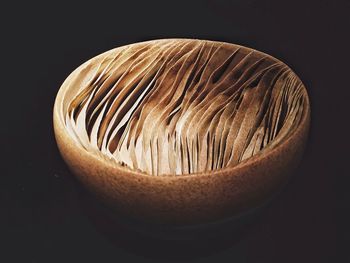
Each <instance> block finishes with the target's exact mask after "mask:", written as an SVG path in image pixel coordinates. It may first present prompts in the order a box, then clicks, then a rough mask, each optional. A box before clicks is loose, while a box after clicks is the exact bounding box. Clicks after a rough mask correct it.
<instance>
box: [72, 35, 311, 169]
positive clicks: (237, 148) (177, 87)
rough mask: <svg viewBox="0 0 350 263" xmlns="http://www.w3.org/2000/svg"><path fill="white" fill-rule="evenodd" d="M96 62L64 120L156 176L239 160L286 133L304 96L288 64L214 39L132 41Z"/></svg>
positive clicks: (96, 145) (105, 150)
mask: <svg viewBox="0 0 350 263" xmlns="http://www.w3.org/2000/svg"><path fill="white" fill-rule="evenodd" d="M93 66H94V67H93V68H94V70H92V69H90V70H88V75H89V76H90V77H89V80H88V81H85V82H84V83H85V84H83V85H81V86H80V87H79V89H78V91H77V92H76V94H74V96H73V97H72V98H71V99H70V100H69V101H68V102H67V106H66V113H65V123H66V128H67V129H68V131H69V133H70V134H71V136H72V137H73V138H74V139H75V140H76V141H77V142H78V143H79V144H81V145H82V146H83V147H84V148H85V149H86V150H88V151H92V152H95V153H98V154H100V155H103V156H107V157H109V159H110V160H114V161H116V162H117V163H119V164H121V165H126V166H128V167H129V168H131V169H136V170H139V171H142V172H145V173H147V174H149V175H163V174H174V175H180V174H191V173H200V172H204V171H210V170H216V169H221V168H223V167H227V166H234V165H237V164H238V163H240V162H241V161H243V160H245V159H247V158H250V157H251V156H254V155H256V154H257V153H259V152H260V151H261V150H262V149H266V148H271V147H275V146H276V145H278V143H280V142H281V141H282V140H283V139H284V138H286V136H287V135H288V134H289V133H290V132H292V131H293V129H294V128H295V127H296V126H297V125H298V123H299V120H300V118H301V116H302V111H303V107H304V103H305V93H304V91H303V86H302V83H301V82H300V80H299V79H298V78H297V77H296V76H295V74H294V73H293V72H292V71H291V70H290V69H289V68H288V67H287V66H286V65H285V64H283V63H281V62H278V61H276V60H274V59H272V58H271V57H268V56H263V55H261V53H259V52H255V51H247V49H245V48H239V47H236V46H234V45H232V47H231V48H228V47H227V45H222V44H219V45H218V43H217V42H210V41H203V40H162V41H151V42H145V43H143V44H138V45H129V46H126V47H124V48H122V49H118V52H112V53H108V54H107V55H105V56H104V57H103V59H101V60H100V61H99V63H98V65H93ZM80 74H85V75H87V72H81V73H80ZM72 85H73V84H72Z"/></svg>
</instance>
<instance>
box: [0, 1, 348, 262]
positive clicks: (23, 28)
mask: <svg viewBox="0 0 350 263" xmlns="http://www.w3.org/2000/svg"><path fill="white" fill-rule="evenodd" d="M2 11H3V13H4V15H3V16H1V18H0V19H1V27H2V39H1V45H2V46H3V48H2V58H3V59H2V66H3V67H2V68H5V71H4V70H2V83H1V94H2V95H1V97H0V98H1V100H2V102H1V106H0V107H1V113H2V114H1V116H2V122H1V123H2V124H1V126H0V127H1V128H0V135H1V137H0V142H1V167H2V169H1V182H0V207H1V212H0V262H129V261H136V262H154V261H156V260H159V261H162V262H164V261H169V260H181V259H186V260H192V261H193V262H350V258H349V256H348V254H346V249H348V248H349V247H350V240H349V235H350V232H349V222H350V220H349V219H350V218H349V215H348V213H347V212H349V202H348V201H350V198H349V191H347V189H348V188H349V180H348V179H347V177H346V175H347V176H349V172H348V169H346V167H347V166H348V163H349V154H348V151H349V143H348V141H349V135H348V134H349V133H348V130H347V126H348V125H347V124H346V123H347V122H349V116H347V115H348V114H347V113H349V110H348V108H349V99H350V98H349V89H350V87H349V81H348V78H349V74H350V73H349V59H350V56H349V51H348V49H349V47H350V41H349V29H350V23H349V13H350V3H349V1H305V2H304V3H302V4H298V3H296V2H295V1H285V2H283V3H282V1H254V0H249V1H231V2H229V1H223V0H222V1H191V4H190V3H185V2H184V3H179V2H175V1H174V2H168V3H165V1H164V2H162V3H158V4H150V3H147V2H145V1H142V2H141V1H140V3H136V2H134V1H133V2H131V1H126V2H124V4H121V3H117V2H115V4H114V6H110V5H107V4H102V3H100V2H98V1H96V2H95V3H94V4H87V3H84V4H81V5H75V6H73V5H72V4H67V5H63V4H54V3H50V2H49V1H47V3H42V4H40V5H39V4H33V3H31V2H26V3H22V4H21V3H13V4H12V6H6V7H5V8H2ZM164 37H190V38H192V37H193V38H203V39H212V40H219V41H220V40H221V41H227V42H233V43H237V44H242V45H246V46H249V47H253V48H256V49H258V50H261V51H264V52H266V53H269V54H271V55H273V56H275V57H277V58H279V59H281V60H282V61H284V62H286V63H287V64H288V65H290V66H291V68H292V69H294V71H295V72H296V73H297V74H298V75H299V76H300V78H301V79H302V81H303V82H304V84H305V85H306V86H307V88H308V92H309V95H310V98H311V104H312V125H311V134H310V140H309V144H308V146H307V149H306V153H305V157H304V159H303V161H302V163H301V165H300V167H299V169H298V170H297V171H296V173H295V176H294V177H293V178H292V180H291V182H290V183H289V185H288V186H287V188H286V189H285V191H283V193H282V194H281V195H280V196H279V197H278V198H277V199H275V200H274V202H273V203H272V204H271V205H270V206H269V207H268V208H267V209H266V210H265V211H264V213H263V214H262V215H261V216H260V217H259V218H258V220H257V221H255V222H254V223H253V224H252V225H250V226H249V227H247V228H245V229H242V230H241V231H239V232H237V233H235V234H230V235H227V236H222V237H220V238H219V239H218V240H209V241H202V242H198V243H196V244H186V243H181V242H175V243H174V242H173V243H171V244H168V243H166V242H162V241H157V240H151V239H147V238H145V237H140V236H138V235H137V234H135V233H130V232H128V231H127V229H125V228H124V227H118V226H113V227H112V224H111V222H110V221H109V219H108V217H106V216H104V215H103V213H100V212H99V211H98V209H97V210H96V209H94V208H93V205H92V203H91V205H90V203H89V201H88V200H89V197H86V195H85V194H84V191H83V190H82V189H81V188H80V187H79V186H78V185H77V183H76V182H75V180H74V178H73V177H72V175H71V174H70V173H69V172H68V171H67V168H66V166H65V164H64V163H63V161H62V159H61V158H60V156H59V154H58V151H57V148H56V144H55V140H54V137H53V130H52V107H53V102H54V98H55V95H56V93H57V91H58V88H59V87H60V85H61V83H62V82H63V80H64V79H65V78H66V77H67V76H68V74H69V73H70V72H71V71H72V70H73V69H75V68H76V67H77V66H79V65H80V64H81V63H83V62H84V61H86V60H88V59H89V58H91V57H93V56H95V55H97V54H99V53H101V52H103V51H106V50H108V49H111V48H113V47H116V46H120V45H123V44H128V43H132V42H137V41H142V40H149V39H155V38H164ZM346 173H347V174H346ZM189 248H190V249H189Z"/></svg>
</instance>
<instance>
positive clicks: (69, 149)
mask: <svg viewBox="0 0 350 263" xmlns="http://www.w3.org/2000/svg"><path fill="white" fill-rule="evenodd" d="M164 43H175V44H177V45H178V43H182V44H183V43H188V44H189V46H190V47H191V48H190V50H193V49H195V46H197V45H212V46H214V47H220V48H221V49H223V50H225V52H226V53H225V54H226V55H225V56H217V59H218V62H217V63H218V64H217V65H220V61H225V59H227V56H229V54H232V52H235V51H237V50H238V48H239V52H242V54H245V56H246V55H247V54H252V55H251V59H248V60H247V65H248V66H249V65H250V66H251V65H252V64H253V63H254V62H256V61H257V60H259V59H260V58H263V59H264V60H266V61H267V62H266V65H267V66H269V65H275V64H277V66H278V68H280V69H283V70H286V71H287V72H288V75H289V76H291V77H292V79H293V80H294V81H295V83H297V85H299V86H298V87H299V89H300V93H301V94H302V103H301V104H297V105H302V107H295V108H296V109H297V110H298V109H299V111H295V113H294V115H295V116H298V118H296V117H295V116H292V118H290V119H289V120H288V118H285V119H286V120H287V121H286V122H285V123H287V124H289V126H288V129H285V130H284V131H283V126H284V125H282V128H280V129H279V130H278V131H279V132H280V135H278V132H276V133H277V134H276V135H275V136H272V135H271V139H270V140H269V141H267V143H266V145H264V146H263V147H259V150H258V151H256V153H254V151H250V153H249V154H248V156H247V157H246V158H243V156H244V151H247V149H248V148H249V147H248V146H249V143H250V141H247V142H245V141H244V140H243V139H240V140H238V144H237V145H238V146H236V148H235V149H237V147H238V148H239V149H241V153H240V154H239V155H238V156H240V158H236V160H235V161H232V162H231V163H226V165H222V166H218V165H217V166H216V167H213V166H212V165H211V166H207V167H206V169H197V170H193V171H191V170H188V168H187V170H186V169H183V170H181V172H180V173H178V174H179V175H159V176H151V174H163V173H166V172H160V173H152V172H151V171H152V170H151V171H148V173H147V169H132V168H133V165H130V164H129V165H128V166H129V167H126V166H125V165H124V166H121V165H119V164H118V160H119V159H118V158H116V159H114V160H113V161H111V160H110V158H109V157H107V155H106V154H104V153H103V152H101V151H98V150H99V149H98V150H96V149H92V148H89V146H88V147H86V145H87V144H86V142H89V140H86V142H85V144H84V143H81V142H80V143H78V142H77V140H76V139H74V138H73V137H72V133H71V132H69V131H68V130H67V126H66V123H67V119H66V113H67V112H69V111H70V109H69V107H70V106H72V105H73V106H74V103H73V104H72V103H71V101H72V99H73V98H75V97H76V95H77V94H78V92H79V91H81V90H82V87H86V83H88V81H89V79H91V78H92V77H93V73H92V72H93V70H91V69H93V67H94V65H98V64H99V63H100V62H101V60H103V58H105V57H106V56H110V55H112V54H113V55H114V56H115V54H118V52H120V50H122V49H123V48H125V47H121V48H118V49H115V50H112V51H109V52H107V53H104V54H102V55H100V56H98V57H96V58H94V59H92V60H90V61H89V62H87V63H85V64H83V65H82V66H81V67H79V68H78V69H77V70H76V71H74V72H73V73H72V74H71V75H70V76H69V77H68V78H67V80H66V81H65V83H64V84H63V85H62V87H61V89H60V91H59V93H58V95H57V98H56V103H55V109H54V128H55V134H56V139H57V143H58V146H59V149H60V152H61V154H62V156H63V158H64V159H65V161H66V162H67V163H68V165H69V166H70V168H71V169H72V171H73V172H74V173H75V174H76V175H77V176H78V178H79V179H80V180H81V181H82V182H83V183H84V184H85V185H86V186H87V187H88V188H89V189H91V190H92V191H93V192H96V193H97V194H98V195H99V196H101V197H103V198H104V199H105V200H107V201H109V202H110V203H111V204H113V205H114V206H115V207H117V208H118V209H120V210H123V211H124V212H125V213H127V214H129V215H133V216H136V217H141V218H144V219H149V220H152V221H158V222H172V223H174V222H177V223H198V222H205V221H212V220H218V219H220V218H223V217H225V216H230V215H233V214H235V213H238V212H240V211H243V210H245V209H248V208H250V207H254V206H256V205H259V204H260V203H262V202H263V200H265V199H266V198H268V197H270V196H271V195H272V194H273V193H274V192H276V191H277V190H278V189H279V187H280V185H281V184H283V183H284V182H285V180H286V179H287V178H288V175H289V174H290V172H291V171H292V170H293V168H294V167H295V166H296V165H297V163H298V161H299V159H300V157H301V153H302V151H303V147H304V144H305V142H306V137H307V132H308V126H309V119H310V112H309V102H308V98H307V94H306V90H305V89H304V87H303V85H302V84H301V82H300V80H299V79H298V78H297V77H296V76H295V75H294V73H293V72H292V71H290V70H289V68H287V67H286V66H285V65H284V64H283V63H281V62H280V61H278V60H276V59H274V58H272V57H270V56H268V55H265V54H263V53H260V52H257V51H254V52H253V53H251V51H252V50H250V49H247V48H244V47H239V46H236V45H232V44H226V43H219V42H210V41H198V40H196V41H192V40H163V41H153V42H146V43H140V44H135V45H133V46H132V47H134V48H136V49H138V48H139V47H140V46H145V45H148V46H152V45H164ZM203 43H204V44H203ZM217 65H216V67H217ZM136 75H137V74H136ZM241 75H242V74H241ZM241 75H239V74H238V78H239V77H240V76H241ZM253 75H254V74H253ZM272 77H273V76H272ZM270 78H271V76H270ZM203 81H204V82H205V81H207V80H206V79H205V78H203ZM277 82H278V81H276V83H277ZM266 83H267V84H268V83H269V82H266ZM226 84H227V85H229V84H230V83H226ZM226 84H225V85H226ZM267 84H266V85H265V86H266V90H269V86H268V85H267ZM225 85H224V86H225ZM272 86H273V85H271V87H272ZM294 86H295V85H294ZM294 86H293V87H292V88H294ZM279 87H281V85H275V88H274V89H272V90H278V88H279ZM210 88H211V89H215V88H217V87H216V86H212V87H210ZM243 88H244V87H243ZM254 88H255V87H250V90H252V91H254V90H255V89H254ZM159 89H160V90H161V88H159ZM291 90H292V89H291ZM263 94H264V93H263ZM285 94H293V93H292V92H289V93H285ZM285 97H286V101H287V102H289V98H293V96H290V97H288V96H285ZM213 98H215V96H214V97H213ZM204 101H205V100H204ZM275 101H276V100H271V102H272V104H273V102H275ZM210 102H211V100H207V103H208V104H209V105H210ZM77 105H81V103H80V104H75V107H78V106H77ZM150 105H154V104H152V103H150ZM255 105H258V106H260V107H258V108H261V107H262V106H261V105H267V108H269V106H268V105H269V104H268V103H265V104H263V103H260V104H255ZM165 106H166V105H165ZM73 108H74V107H73ZM246 108H247V111H249V109H251V108H252V107H246ZM242 110H244V109H241V111H242ZM160 111H161V112H162V108H160ZM276 114H277V115H278V112H277V113H276ZM252 116H254V114H253V115H252ZM271 116H273V114H272V115H271ZM283 116H288V114H285V115H283ZM73 119H74V118H73ZM250 119H251V118H248V120H250ZM194 120H196V119H194ZM261 120H263V117H262V118H261ZM260 122H262V121H260ZM272 123H273V122H272ZM207 126H208V125H207ZM209 126H210V125H209ZM217 126H218V125H216V126H215V125H214V127H217ZM272 126H273V125H272ZM146 127H148V126H147V125H146ZM157 127H158V128H160V130H161V131H163V130H164V127H163V126H162V123H161V122H160V124H158V125H157ZM161 127H163V129H161ZM191 127H193V124H192V125H191ZM204 127H206V126H204ZM243 127H244V128H246V127H248V128H247V129H248V130H254V131H257V130H258V128H257V127H259V124H254V125H250V126H249V125H246V126H244V125H243ZM261 127H263V128H264V131H267V133H268V129H271V128H270V127H271V126H269V125H261ZM286 127H287V126H286ZM217 130H218V129H217ZM189 131H190V132H194V133H196V132H197V130H195V129H192V130H191V129H190V128H189ZM281 131H282V132H281ZM232 132H233V134H234V132H235V128H233V129H231V130H230V133H229V134H232ZM157 134H158V133H157ZM247 134H249V132H248V133H247ZM281 134H282V135H283V136H282V135H281ZM78 136H79V133H78ZM152 136H154V135H152ZM90 137H91V136H90ZM236 137H237V136H236ZM253 137H254V136H251V138H253ZM244 138H245V137H244ZM242 141H243V143H242ZM240 144H242V145H243V146H239V145H240ZM232 145H234V144H232ZM168 151H170V150H169V149H168ZM236 152H237V150H235V151H234V153H236ZM253 153H254V154H253ZM189 156H190V155H189ZM217 156H219V155H217ZM217 158H219V157H217ZM160 159H161V158H160ZM207 159H208V157H207V156H205V157H203V160H204V161H205V162H207V161H206V160H207ZM115 160H116V161H115ZM163 162H164V160H163ZM165 163H167V162H166V161H165ZM217 163H218V162H217ZM156 165H157V164H156ZM130 167H131V168H130ZM162 167H164V166H162ZM139 168H140V167H139ZM167 169H168V170H169V168H167ZM167 169H165V170H164V171H166V170H167ZM139 170H145V172H146V173H142V172H140V171H139ZM170 170H171V169H170ZM188 172H191V174H188ZM166 174H174V173H173V172H172V173H166Z"/></svg>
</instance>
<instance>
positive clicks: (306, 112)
mask: <svg viewBox="0 0 350 263" xmlns="http://www.w3.org/2000/svg"><path fill="white" fill-rule="evenodd" d="M186 40H187V41H204V42H210V43H213V44H215V45H224V46H228V47H238V48H241V49H242V50H245V51H247V52H251V51H253V52H255V53H256V54H258V55H263V56H265V57H267V58H269V59H271V60H273V61H275V62H279V63H282V64H283V65H285V66H287V68H288V69H289V70H290V71H291V72H292V74H294V76H295V77H296V78H297V79H298V81H300V83H301V84H302V89H303V93H304V98H305V105H304V106H305V108H304V109H303V113H302V117H301V119H300V122H299V124H298V125H297V127H295V128H294V129H293V131H291V132H290V133H289V134H288V135H287V136H286V137H285V138H284V139H283V140H282V141H281V142H280V143H278V144H277V145H276V146H275V147H273V148H268V147H265V148H263V149H262V150H260V151H259V152H258V153H257V154H256V155H254V156H252V157H249V158H247V159H245V160H243V161H241V162H239V163H238V164H236V165H234V166H226V167H223V168H220V169H215V170H209V171H205V172H200V173H186V174H178V175H174V174H161V175H157V176H155V175H150V174H147V173H145V172H142V171H139V170H136V169H133V168H130V167H127V166H122V165H119V164H118V163H117V162H110V161H107V160H105V159H104V158H102V157H100V156H99V155H97V154H94V153H93V152H89V151H87V150H86V149H84V148H83V147H82V146H81V145H79V144H77V143H76V142H75V141H74V140H73V138H71V136H70V135H69V134H68V133H67V130H66V128H65V124H64V123H63V121H62V118H61V116H60V113H61V112H62V104H63V103H62V101H63V99H64V98H65V97H64V95H65V94H64V92H65V91H66V90H67V88H68V87H69V86H68V85H66V84H67V82H68V81H69V80H70V78H71V77H73V75H74V74H77V73H78V72H79V71H80V70H81V69H82V68H84V66H85V65H87V64H88V63H89V62H91V61H93V60H95V59H98V58H99V57H102V56H103V55H105V54H107V53H109V52H113V51H114V50H117V49H119V48H123V47H126V46H130V45H138V44H146V43H154V42H160V41H186ZM310 108H311V107H310V99H309V96H308V92H307V89H306V87H305V85H304V83H303V82H302V81H301V79H300V78H299V76H298V75H297V74H296V73H295V72H294V71H293V70H292V69H291V67H290V66H289V65H288V64H286V63H285V62H283V61H281V60H279V59H277V58H275V57H273V56H271V55H269V54H266V53H264V52H262V51H259V50H256V49H254V48H251V47H247V46H242V45H239V44H234V43H229V42H225V41H216V40H206V39H197V38H193V39H192V38H161V39H151V40H147V41H141V42H134V43H130V44H125V45H121V46H118V47H115V48H112V49H110V50H107V51H105V52H102V53H100V54H98V55H96V56H94V57H92V58H90V59H88V60H87V61H85V62H83V63H82V64H80V65H79V66H78V67H77V68H75V69H74V70H73V71H72V72H71V73H70V74H69V75H68V76H67V77H66V79H65V80H64V82H63V83H62V84H61V86H60V88H59V90H58V92H57V94H56V98H55V102H54V108H53V124H54V127H55V129H54V130H55V134H56V133H57V131H56V125H57V126H58V127H59V128H60V130H61V131H63V133H64V140H68V141H69V144H70V145H74V146H75V147H77V148H79V149H81V150H82V151H84V153H85V154H87V155H89V157H91V158H93V159H94V160H95V161H96V162H99V163H100V164H101V165H102V166H108V167H109V168H110V169H111V170H112V171H113V174H121V173H124V174H126V175H131V176H141V177H146V178H148V179H157V180H173V179H174V178H176V179H180V178H188V177H191V178H198V177H207V176H213V175H219V174H225V173H227V172H231V173H232V172H237V170H241V169H244V168H246V167H247V166H250V165H255V164H258V163H259V162H261V161H263V160H264V159H268V157H269V156H271V155H273V154H274V153H276V152H278V151H280V150H281V148H283V147H286V145H288V144H289V143H290V141H292V140H293V138H295V137H298V135H300V134H301V133H302V132H303V130H304V129H305V127H306V126H308V124H309V122H310V118H311V109H310ZM106 157H107V156H106ZM107 158H108V157H107ZM146 178H144V179H146Z"/></svg>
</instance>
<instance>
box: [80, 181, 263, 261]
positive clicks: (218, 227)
mask: <svg viewBox="0 0 350 263" xmlns="http://www.w3.org/2000/svg"><path fill="white" fill-rule="evenodd" d="M76 189H77V192H78V198H79V201H80V204H81V208H82V210H83V213H85V214H86V215H87V216H88V218H89V219H90V221H91V222H92V223H93V225H94V226H95V227H96V229H97V231H99V232H100V233H102V234H103V235H104V236H105V237H106V238H107V239H108V240H109V241H110V242H111V243H113V244H114V245H116V246H117V247H119V248H122V249H124V250H126V251H128V252H130V253H132V254H135V255H138V256H143V257H147V258H151V259H158V260H165V259H168V260H169V259H171V260H185V259H187V260H190V259H195V258H200V257H205V256H210V255H213V254H215V253H218V252H220V251H223V250H225V249H229V248H231V247H233V246H234V245H235V244H237V243H238V242H239V241H240V240H241V239H242V238H243V237H244V236H246V235H249V233H250V232H251V231H253V230H254V227H253V225H254V224H255V223H257V221H258V220H257V219H258V218H259V217H260V214H261V213H260V211H261V210H262V209H263V208H264V207H265V206H266V205H264V206H262V207H259V208H258V209H254V210H250V211H249V212H248V213H246V214H244V215H240V216H239V217H234V218H229V219H226V220H223V221H220V222H215V223H210V224H203V225H191V226H169V225H156V224H149V223H145V222H141V221H136V220H135V219H131V218H126V217H125V216H123V215H121V214H118V213H117V212H116V211H114V210H112V209H110V208H109V207H107V206H106V205H105V204H104V203H102V202H101V201H99V200H98V198H96V197H95V196H93V195H92V194H90V193H89V192H88V191H87V190H86V189H85V188H83V187H82V186H81V185H79V184H78V183H77V184H76Z"/></svg>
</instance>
